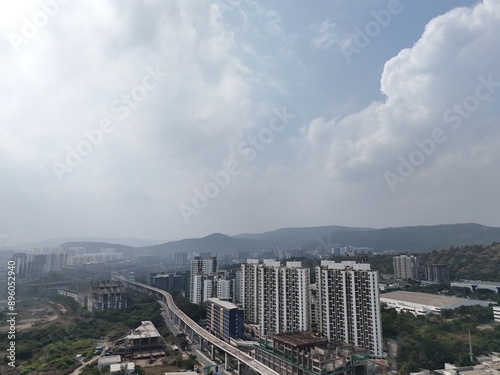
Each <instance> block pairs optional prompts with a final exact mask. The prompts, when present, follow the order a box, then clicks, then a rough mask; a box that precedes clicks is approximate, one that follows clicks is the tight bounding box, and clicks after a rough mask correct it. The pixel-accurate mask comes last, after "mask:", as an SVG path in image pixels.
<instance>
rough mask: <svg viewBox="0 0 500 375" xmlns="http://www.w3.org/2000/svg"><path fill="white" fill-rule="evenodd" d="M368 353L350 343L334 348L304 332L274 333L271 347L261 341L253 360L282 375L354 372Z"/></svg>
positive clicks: (348, 373)
mask: <svg viewBox="0 0 500 375" xmlns="http://www.w3.org/2000/svg"><path fill="white" fill-rule="evenodd" d="M369 357H370V351H369V350H367V349H363V348H358V347H356V346H354V345H350V344H341V345H334V344H333V343H332V342H329V341H328V339H327V338H326V337H319V336H315V335H312V334H311V333H307V332H295V333H285V334H275V335H274V336H273V344H272V345H271V344H269V341H265V340H261V341H260V345H259V346H257V347H256V348H255V359H257V360H258V361H260V362H262V363H263V364H265V365H266V366H268V367H270V368H271V369H273V370H274V371H276V372H278V373H279V374H282V375H304V374H318V375H320V374H321V375H328V374H332V375H333V374H344V375H351V374H354V373H355V369H356V367H362V366H364V367H366V365H367V360H368V358H369Z"/></svg>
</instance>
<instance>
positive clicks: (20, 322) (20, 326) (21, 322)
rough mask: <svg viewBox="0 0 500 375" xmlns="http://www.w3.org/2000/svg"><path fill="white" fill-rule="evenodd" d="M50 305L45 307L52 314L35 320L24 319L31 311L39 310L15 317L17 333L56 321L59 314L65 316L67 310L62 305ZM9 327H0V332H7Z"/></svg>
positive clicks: (52, 303) (53, 303)
mask: <svg viewBox="0 0 500 375" xmlns="http://www.w3.org/2000/svg"><path fill="white" fill-rule="evenodd" d="M48 302H49V303H50V305H47V307H48V308H50V309H51V310H52V312H53V314H50V315H49V314H46V315H44V316H40V317H36V318H31V317H30V318H25V316H26V314H27V313H29V312H32V313H33V311H38V310H39V309H34V310H28V311H27V312H22V313H20V314H19V315H17V319H16V323H17V324H16V330H17V331H23V330H27V329H31V328H33V327H35V326H39V325H42V324H45V323H48V322H53V321H54V320H56V319H58V318H59V317H60V315H61V314H60V313H62V314H66V312H67V311H68V309H66V307H64V305H61V304H60V303H56V302H52V301H48ZM8 330H9V327H8V326H3V327H0V332H3V331H8Z"/></svg>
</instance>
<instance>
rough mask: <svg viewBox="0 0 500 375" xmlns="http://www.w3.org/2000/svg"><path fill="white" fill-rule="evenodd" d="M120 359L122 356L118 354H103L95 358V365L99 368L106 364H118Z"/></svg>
mask: <svg viewBox="0 0 500 375" xmlns="http://www.w3.org/2000/svg"><path fill="white" fill-rule="evenodd" d="M121 361H122V357H121V356H120V355H110V356H105V357H101V358H99V359H98V360H97V367H98V368H99V370H100V369H102V368H103V367H106V366H111V365H115V364H119V363H120V362H121Z"/></svg>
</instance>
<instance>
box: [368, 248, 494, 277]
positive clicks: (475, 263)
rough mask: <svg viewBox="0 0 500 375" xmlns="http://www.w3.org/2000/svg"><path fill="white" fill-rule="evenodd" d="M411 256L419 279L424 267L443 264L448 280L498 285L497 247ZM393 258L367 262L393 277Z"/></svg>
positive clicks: (382, 257)
mask: <svg viewBox="0 0 500 375" xmlns="http://www.w3.org/2000/svg"><path fill="white" fill-rule="evenodd" d="M409 254H411V253H409ZM414 255H416V256H417V259H418V262H419V265H420V274H421V275H423V274H424V269H425V265H426V264H447V265H449V270H450V278H451V279H452V280H458V279H470V280H484V281H500V271H499V270H500V243H496V242H495V243H493V244H491V245H474V246H462V247H450V248H448V249H444V250H439V251H436V250H434V251H431V252H423V253H422V252H419V253H414ZM393 256H394V254H381V255H376V256H373V257H370V258H368V262H369V263H370V264H371V266H372V268H373V269H376V270H378V271H379V272H380V273H385V274H393V273H394V269H393V264H392V258H393Z"/></svg>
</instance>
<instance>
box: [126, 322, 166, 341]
mask: <svg viewBox="0 0 500 375" xmlns="http://www.w3.org/2000/svg"><path fill="white" fill-rule="evenodd" d="M146 337H160V333H159V332H158V330H157V329H156V327H155V326H154V324H153V323H152V322H151V321H150V320H146V321H143V322H141V325H140V326H139V327H137V328H136V329H134V330H133V331H132V333H131V334H130V335H127V338H128V339H140V338H146Z"/></svg>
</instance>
